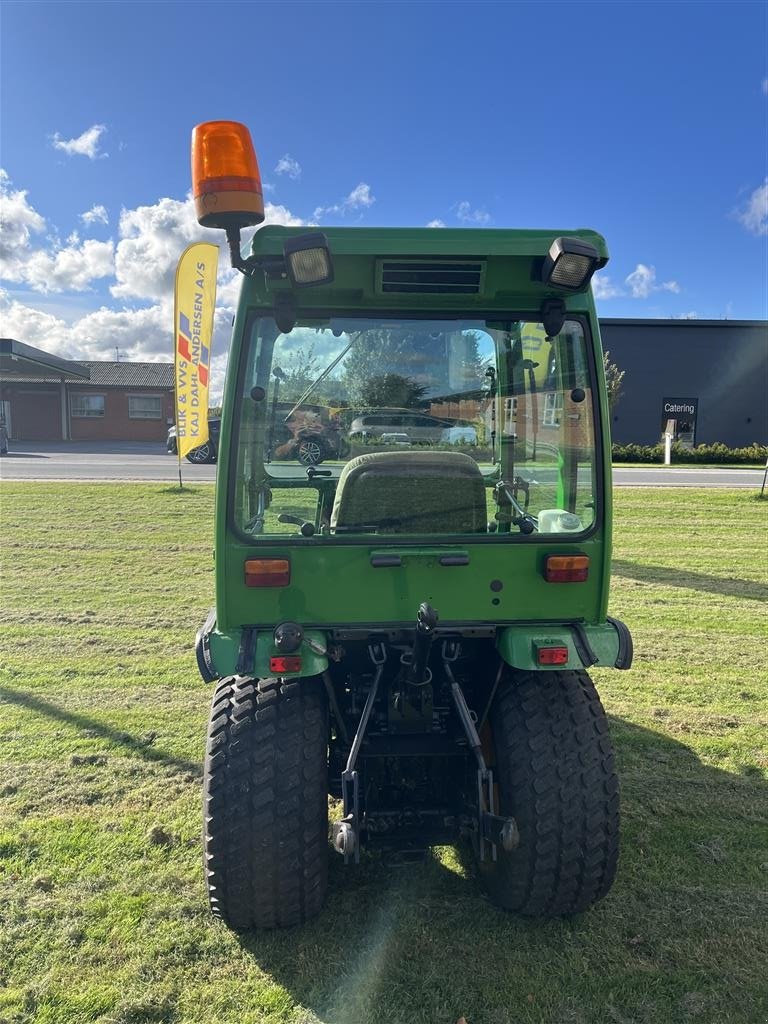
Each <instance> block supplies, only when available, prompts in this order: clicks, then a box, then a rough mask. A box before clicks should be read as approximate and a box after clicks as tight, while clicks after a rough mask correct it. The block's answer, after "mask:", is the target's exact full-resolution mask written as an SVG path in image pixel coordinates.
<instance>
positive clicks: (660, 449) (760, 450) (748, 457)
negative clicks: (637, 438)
mask: <svg viewBox="0 0 768 1024" xmlns="http://www.w3.org/2000/svg"><path fill="white" fill-rule="evenodd" d="M766 459H768V445H764V444H758V443H757V442H756V441H753V443H752V444H751V445H749V446H748V447H746V448H729V447H728V445H726V444H723V443H722V441H714V442H713V443H712V444H700V445H698V446H697V447H696V448H686V447H684V446H683V445H679V444H673V445H672V461H673V462H676V463H678V464H679V463H702V462H708V463H713V462H714V463H730V464H737V465H738V464H744V465H749V464H753V463H754V464H758V465H762V466H764V465H765V460H766ZM613 461H614V462H649V463H650V462H663V461H664V445H661V444H654V445H650V444H614V445H613Z"/></svg>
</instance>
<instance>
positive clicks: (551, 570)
mask: <svg viewBox="0 0 768 1024" xmlns="http://www.w3.org/2000/svg"><path fill="white" fill-rule="evenodd" d="M588 576H589V556H588V555H547V557H546V558H545V559H544V579H545V580H546V581H547V583H583V582H584V581H585V580H586V579H587V577H588Z"/></svg>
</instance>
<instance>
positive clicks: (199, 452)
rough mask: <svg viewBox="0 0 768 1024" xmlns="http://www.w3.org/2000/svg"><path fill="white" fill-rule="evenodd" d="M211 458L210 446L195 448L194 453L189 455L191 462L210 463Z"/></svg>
mask: <svg viewBox="0 0 768 1024" xmlns="http://www.w3.org/2000/svg"><path fill="white" fill-rule="evenodd" d="M210 457H211V446H210V445H209V444H203V445H200V447H199V448H193V449H192V451H191V452H190V453H189V454H188V455H187V459H188V460H189V461H190V462H198V463H199V462H208V461H209V459H210Z"/></svg>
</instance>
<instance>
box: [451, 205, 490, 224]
mask: <svg viewBox="0 0 768 1024" xmlns="http://www.w3.org/2000/svg"><path fill="white" fill-rule="evenodd" d="M454 209H455V210H456V217H457V219H458V220H460V221H461V222H462V223H463V224H480V225H483V224H490V222H491V215H490V214H489V213H486V211H485V210H480V209H478V210H473V209H472V205H471V203H468V202H467V200H466V199H464V200H462V201H461V202H460V203H456V206H455V207H454Z"/></svg>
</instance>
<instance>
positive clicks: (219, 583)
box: [193, 122, 632, 928]
mask: <svg viewBox="0 0 768 1024" xmlns="http://www.w3.org/2000/svg"><path fill="white" fill-rule="evenodd" d="M193 191H194V194H195V202H196V206H197V212H198V218H199V220H200V222H201V223H202V224H204V225H205V226H209V227H211V226H212V227H219V228H222V229H224V230H225V231H226V233H227V238H228V241H229V246H230V253H231V258H232V263H233V266H235V267H237V268H238V269H239V270H240V271H241V272H242V274H243V282H242V290H241V296H240V301H239V305H238V311H237V315H236V318H235V323H234V329H233V335H232V344H231V348H230V353H229V367H228V373H227V382H226V390H225V396H224V403H223V410H222V427H221V439H220V454H219V462H218V477H217V495H216V606H215V608H214V609H212V611H211V613H210V615H209V617H208V620H207V621H206V623H205V625H204V626H203V628H202V629H201V630H200V632H199V634H198V638H197V657H198V665H199V668H200V671H201V673H202V675H203V677H204V678H205V679H206V680H208V681H216V682H217V689H216V694H215V696H214V705H213V711H212V715H211V725H210V728H209V743H208V754H207V758H206V783H205V785H206V850H207V862H206V863H207V868H206V871H207V878H208V885H209V893H210V898H211V906H212V908H213V910H214V913H216V914H217V915H218V916H221V917H223V918H224V919H225V920H227V921H228V922H229V923H230V924H232V925H233V926H234V927H242V928H250V927H273V926H279V925H285V924H291V923H296V922H297V921H300V920H303V919H305V918H306V917H308V916H311V914H313V913H315V912H317V911H318V910H319V908H320V905H321V903H322V899H323V895H324V892H325V885H326V877H327V876H326V866H325V863H326V861H325V858H326V853H327V829H328V810H327V803H326V801H327V795H328V794H330V795H331V796H332V797H335V798H336V799H337V800H338V801H339V803H340V806H339V807H338V810H337V820H336V821H335V823H334V826H333V846H334V848H335V849H336V851H337V852H338V853H340V854H342V855H343V857H344V859H345V861H346V862H348V863H355V862H357V861H358V860H359V858H360V851H361V849H362V848H364V847H368V848H371V849H374V848H383V849H394V850H398V851H404V850H410V851H413V850H414V849H423V848H426V847H428V846H430V845H434V844H435V843H444V842H453V841H466V842H468V843H469V844H470V845H471V846H472V848H473V849H474V851H475V854H476V856H477V858H478V863H479V866H480V867H479V869H480V872H481V875H482V877H483V878H484V880H485V883H486V885H487V888H488V890H489V892H490V893H491V895H492V896H493V898H494V899H496V901H497V902H499V903H500V904H501V905H503V906H506V907H508V908H510V909H517V910H520V911H522V912H524V913H531V914H559V913H568V912H571V911H575V910H579V909H584V908H585V907H586V906H588V905H590V904H591V903H592V902H594V901H595V900H596V899H598V898H600V896H602V895H604V894H605V893H606V892H607V891H608V889H609V888H610V884H611V881H612V878H613V873H614V870H615V861H616V853H617V842H618V839H617V835H618V833H617V828H618V804H617V796H616V780H615V772H614V769H613V763H612V754H611V752H610V744H609V741H608V739H607V735H606V727H605V719H604V713H603V711H602V707H601V706H600V703H599V699H598V697H597V694H596V692H595V690H594V687H593V686H592V683H591V681H590V680H589V676H588V675H587V672H586V670H587V669H588V668H589V667H590V666H591V665H595V664H599V665H605V666H612V667H617V668H628V667H629V665H630V663H631V657H632V650H631V639H630V636H629V632H628V630H627V628H626V627H625V626H624V625H623V624H622V623H620V622H618V620H615V619H612V618H610V617H609V616H608V615H607V604H608V589H609V575H610V549H611V492H610V438H609V430H608V417H607V400H606V391H605V381H604V376H603V363H602V352H601V347H600V337H599V329H598V322H597V317H596V313H595V307H594V301H593V298H592V294H591V290H590V284H589V282H590V279H591V277H592V274H593V273H594V271H595V270H596V269H598V268H599V267H601V266H603V265H604V264H605V263H606V262H607V259H608V255H607V249H606V245H605V242H604V240H603V239H602V237H601V236H600V235H598V234H596V233H595V232H593V231H587V230H578V231H573V230H567V231H566V230H555V231H544V230H536V231H532V230H515V231H513V230H509V231H489V230H447V229H440V230H436V229H426V228H425V229H380V228H328V229H325V230H323V231H322V232H319V231H310V232H307V231H306V230H305V229H302V228H287V227H279V226H268V227H263V228H261V229H260V230H258V231H257V232H256V234H255V235H254V237H253V240H252V243H251V248H250V252H249V253H248V254H247V255H243V254H242V252H241V245H240V231H241V229H242V228H243V227H245V226H248V225H249V224H250V225H253V224H258V223H260V220H261V219H263V208H262V206H261V188H260V179H259V176H258V166H257V163H256V159H255V154H254V153H253V149H252V146H251V143H250V137H249V136H248V134H247V130H246V129H244V127H243V126H242V125H237V124H236V123H234V122H209V123H208V124H205V125H201V126H198V128H197V129H195V133H194V135H193ZM537 751H540V752H542V755H541V756H539V754H538V753H537ZM548 773H549V774H548ZM552 773H554V774H552ZM557 779H560V780H561V782H557V784H555V783H554V782H552V780H557ZM546 780H549V781H546ZM546 786H550V788H551V796H550V797H549V798H548V799H547V800H546V801H542V799H540V798H539V796H538V795H537V794H539V793H540V792H541V791H542V787H546ZM566 807H567V808H568V814H566V813H565V808H566ZM558 808H561V809H562V810H563V813H562V814H561V813H560V810H559V809H558ZM235 822H238V823H239V824H238V825H237V828H235V825H234V824H233V823H235ZM549 828H552V829H555V831H558V835H559V836H560V838H559V840H558V842H559V843H560V846H559V853H557V854H556V855H555V859H556V860H557V858H558V857H560V858H571V859H573V858H576V861H578V863H580V864H582V865H583V867H582V868H580V869H579V870H580V871H581V875H580V879H581V880H580V881H579V882H578V884H576V883H574V885H572V886H570V887H569V886H565V881H564V877H565V876H561V874H560V870H559V868H558V866H557V865H554V866H553V865H548V863H545V860H546V857H543V859H541V858H539V854H538V852H537V851H538V850H539V839H538V836H539V835H541V834H542V831H541V830H542V829H549ZM236 833H237V834H236ZM286 837H288V839H289V840H290V842H289V845H290V846H291V850H293V853H291V855H290V857H288V856H287V855H286V854H285V851H286V850H287V847H286V846H285V842H286V841H287V840H286ZM542 856H543V855H542ZM558 863H559V862H558ZM262 873H263V875H264V878H271V879H272V880H273V881H271V882H269V883H268V884H267V882H265V883H264V885H263V886H262V885H261V882H260V881H259V878H260V877H261V875H262ZM245 879H250V881H248V883H247V886H246V882H245ZM275 879H282V882H280V884H278V882H275V881H274V880H275ZM283 883H284V887H283V888H281V885H283ZM244 886H245V887H246V888H247V892H248V895H247V898H246V897H245V896H244V892H245V889H244ZM248 886H250V888H248ZM566 889H567V891H566ZM281 894H282V895H281Z"/></svg>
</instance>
